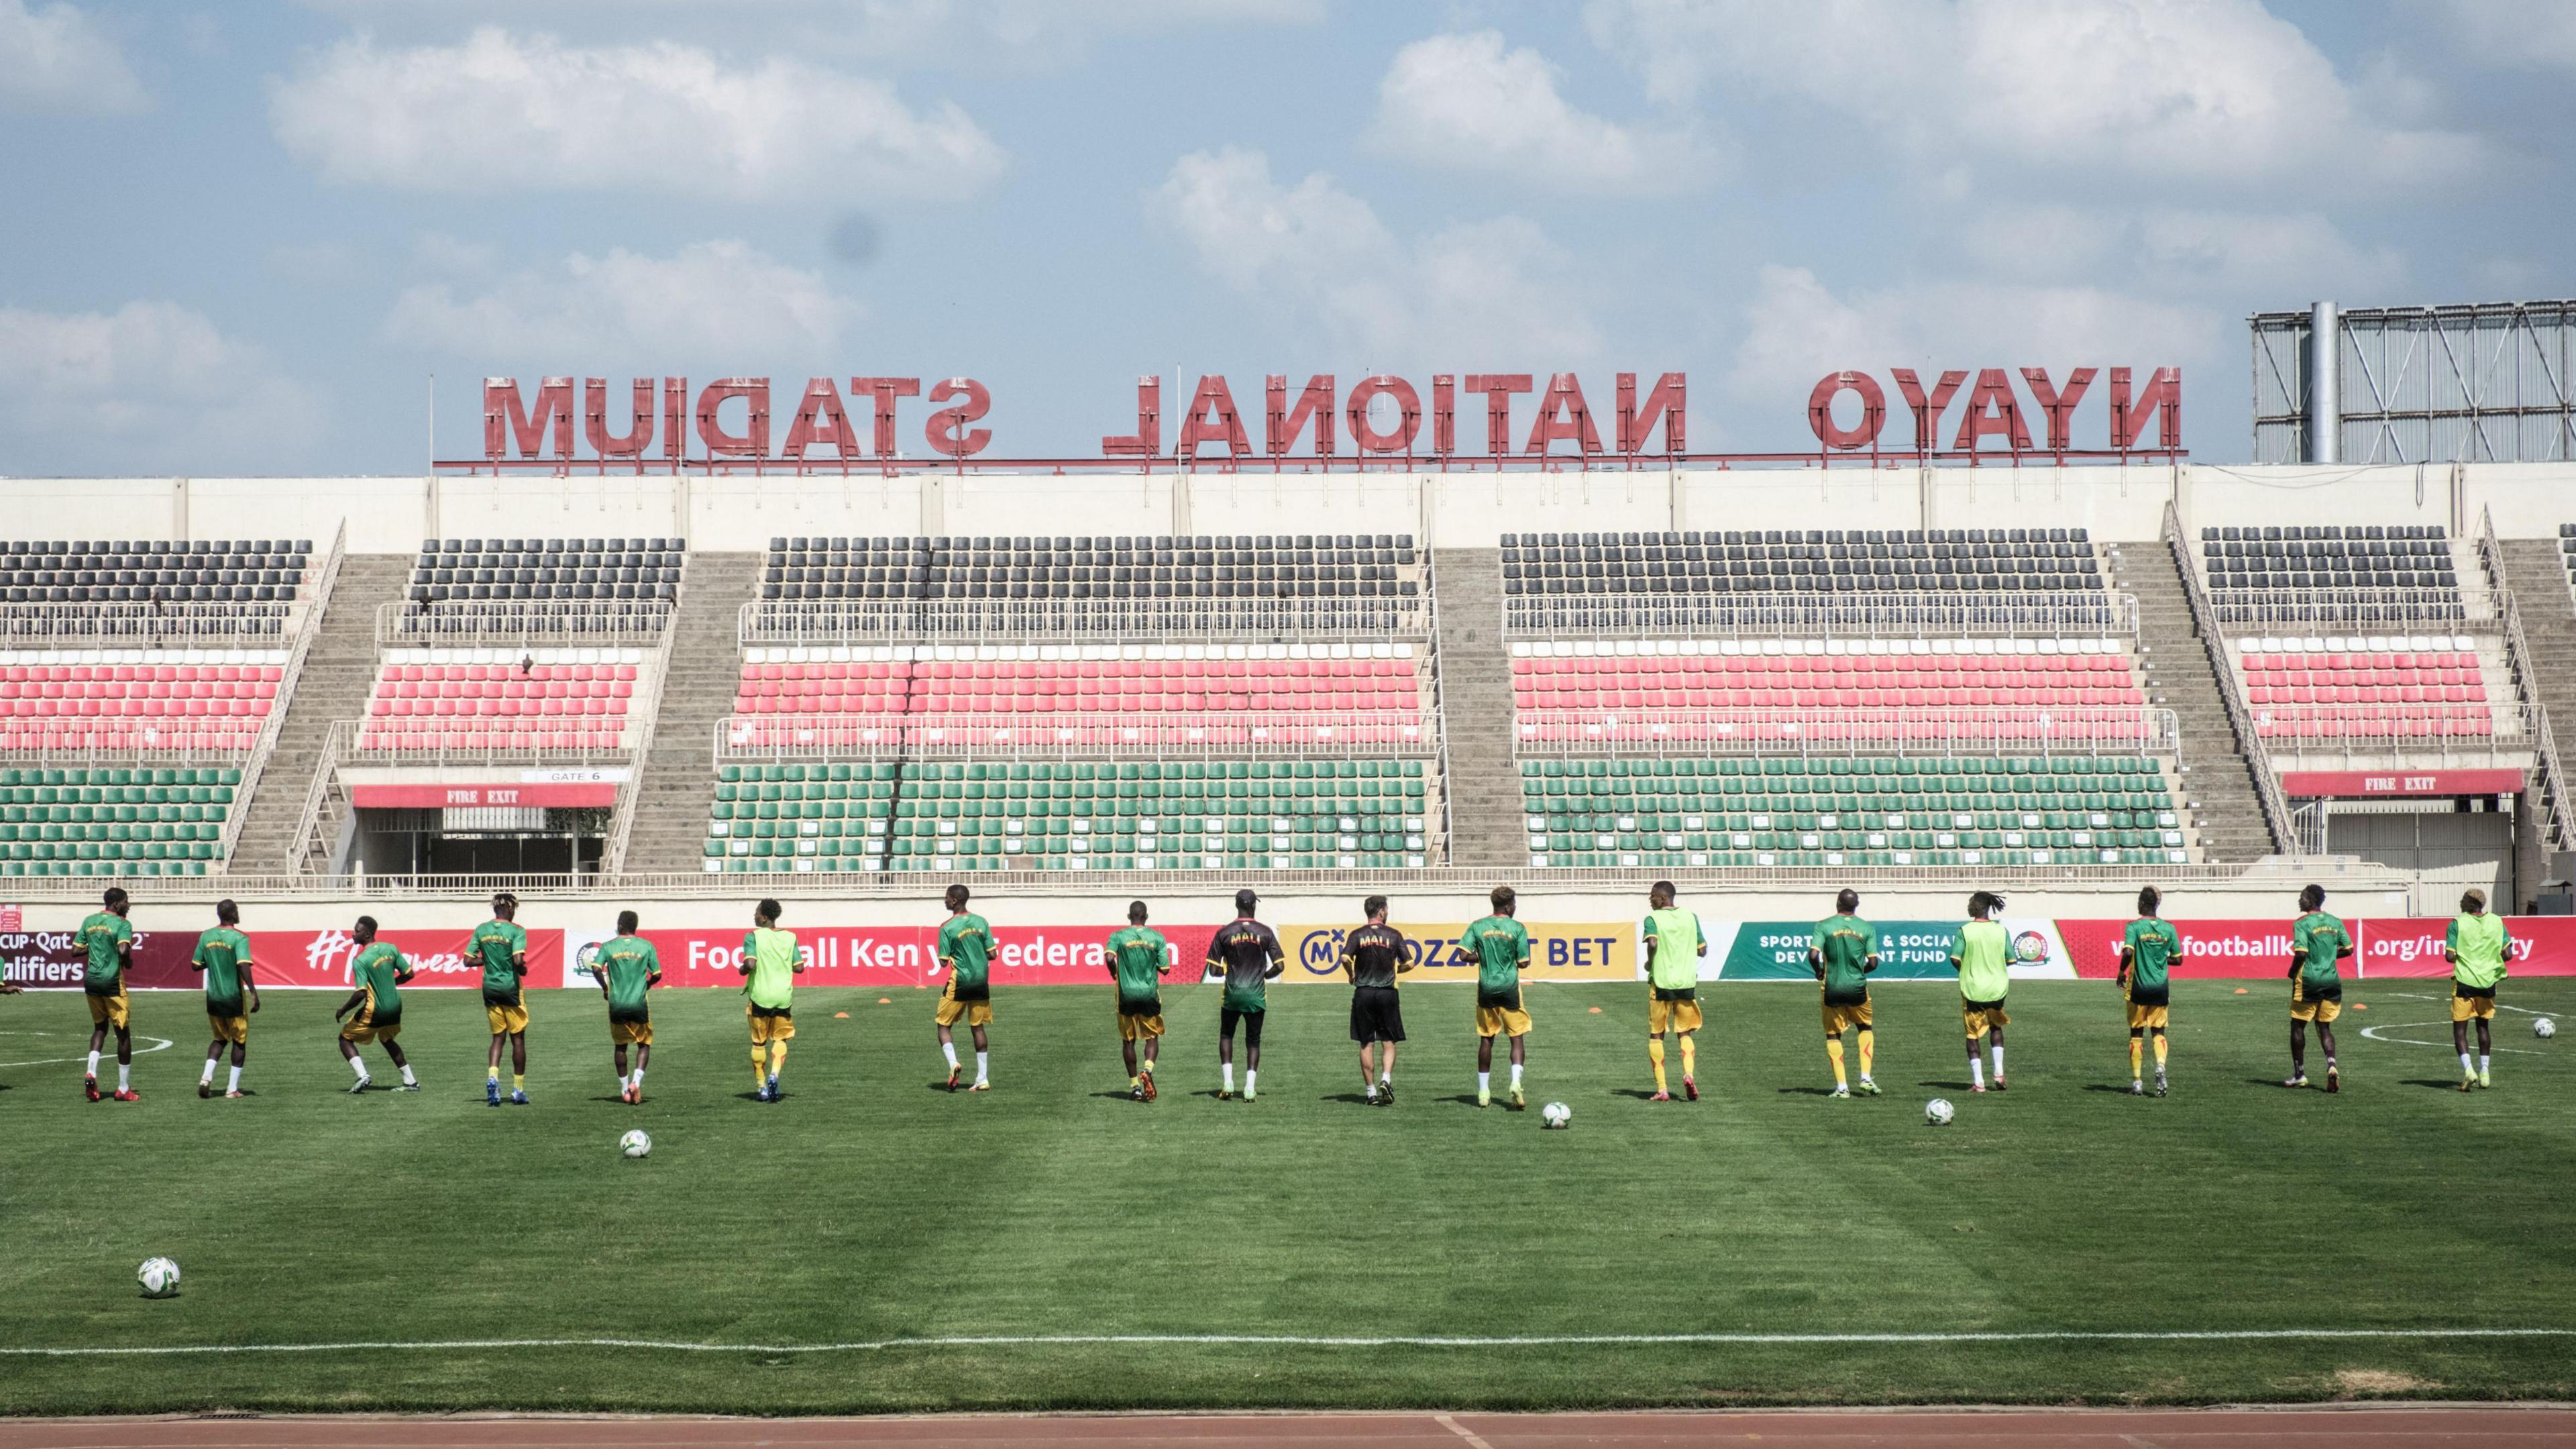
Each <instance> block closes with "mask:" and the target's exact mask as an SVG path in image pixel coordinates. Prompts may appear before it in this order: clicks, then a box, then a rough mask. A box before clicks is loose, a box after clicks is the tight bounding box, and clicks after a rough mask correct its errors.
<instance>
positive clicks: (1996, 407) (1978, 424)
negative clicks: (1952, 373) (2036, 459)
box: [1951, 367, 2030, 453]
mask: <svg viewBox="0 0 2576 1449" xmlns="http://www.w3.org/2000/svg"><path fill="white" fill-rule="evenodd" d="M1989 433H1992V434H1994V435H1995V436H1996V437H1999V438H2002V439H2004V440H2005V441H2007V442H2008V443H2010V444H2011V445H2012V449H2013V451H2014V452H2016V453H2025V452H2028V451H2030V429H2028V428H2026V427H2023V426H2022V421H2021V401H2020V399H2018V398H2016V397H2014V396H2013V390H2012V379H2010V378H2008V377H2006V376H2004V370H2003V369H2002V368H2000V367H1988V368H1981V369H1979V370H1978V372H1977V390H1976V391H1975V392H1972V393H1970V394H1968V410H1967V411H1966V412H1965V413H1962V414H1961V415H1960V416H1959V436H1958V438H1957V440H1956V441H1954V442H1953V443H1952V444H1951V446H1952V447H1954V448H1958V449H1960V450H1962V451H1964V452H1974V451H1976V447H1977V442H1978V440H1979V439H1981V438H1983V437H1985V436H1986V435H1987V434H1989Z"/></svg>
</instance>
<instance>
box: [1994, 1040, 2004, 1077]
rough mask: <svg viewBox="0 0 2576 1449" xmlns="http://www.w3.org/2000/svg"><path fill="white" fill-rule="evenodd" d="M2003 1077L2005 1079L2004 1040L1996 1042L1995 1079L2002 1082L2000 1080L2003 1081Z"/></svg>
mask: <svg viewBox="0 0 2576 1449" xmlns="http://www.w3.org/2000/svg"><path fill="white" fill-rule="evenodd" d="M2003 1079H2004V1044H2003V1043H2002V1042H1996V1043H1995V1080H1996V1081H1998V1082H2000V1081H2002V1080H2003Z"/></svg>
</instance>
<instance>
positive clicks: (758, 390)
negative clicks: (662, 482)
mask: <svg viewBox="0 0 2576 1449" xmlns="http://www.w3.org/2000/svg"><path fill="white" fill-rule="evenodd" d="M734 398H741V399H742V400H743V401H744V402H746V403H748V404H750V407H751V421H750V423H749V424H748V425H747V426H745V427H744V429H743V431H742V434H741V436H739V437H737V436H735V435H734V434H732V433H728V432H726V431H725V430H724V424H722V423H720V422H718V421H716V409H718V408H720V407H723V406H724V405H725V404H726V403H727V402H729V401H731V400H732V399H734ZM698 441H699V442H702V443H704V444H706V445H707V455H708V456H709V457H714V458H766V457H768V456H769V379H768V378H765V377H727V378H719V379H718V380H716V381H714V382H711V383H708V384H707V386H706V390H705V391H703V392H701V393H699V394H698Z"/></svg>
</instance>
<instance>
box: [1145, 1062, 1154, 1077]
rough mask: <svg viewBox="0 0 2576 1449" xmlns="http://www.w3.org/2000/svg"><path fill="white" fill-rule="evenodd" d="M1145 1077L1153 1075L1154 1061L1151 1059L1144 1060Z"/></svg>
mask: <svg viewBox="0 0 2576 1449" xmlns="http://www.w3.org/2000/svg"><path fill="white" fill-rule="evenodd" d="M1145 1075H1146V1076H1149V1077H1150V1076H1152V1075H1154V1059H1153V1058H1152V1057H1147V1058H1145Z"/></svg>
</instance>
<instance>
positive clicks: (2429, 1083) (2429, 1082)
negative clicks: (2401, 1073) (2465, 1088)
mask: <svg viewBox="0 0 2576 1449" xmlns="http://www.w3.org/2000/svg"><path fill="white" fill-rule="evenodd" d="M2397 1085H2399V1086H2401V1087H2430V1088H2432V1089H2433V1090H2434V1091H2436V1092H2456V1091H2458V1090H2460V1084H2459V1083H2458V1082H2457V1081H2449V1082H2437V1081H2434V1080H2433V1079H2432V1078H2430V1077H2401V1078H2399V1079H2398V1082H2397Z"/></svg>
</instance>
